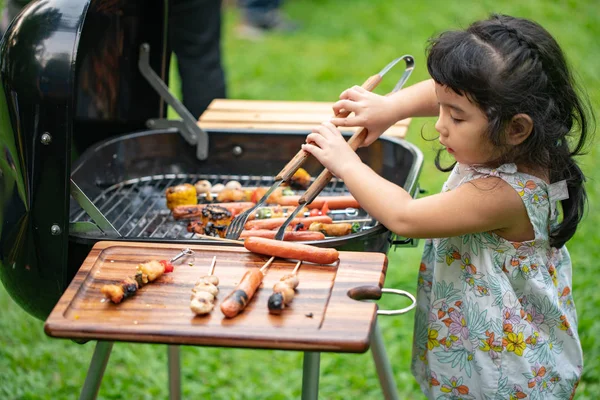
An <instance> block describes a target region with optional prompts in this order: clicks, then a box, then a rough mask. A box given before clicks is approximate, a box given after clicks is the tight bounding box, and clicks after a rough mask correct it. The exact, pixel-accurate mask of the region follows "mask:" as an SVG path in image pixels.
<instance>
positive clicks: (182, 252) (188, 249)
mask: <svg viewBox="0 0 600 400" xmlns="http://www.w3.org/2000/svg"><path fill="white" fill-rule="evenodd" d="M190 254H194V250H192V249H190V248H189V247H187V248H185V249H183V250H181V253H179V254H177V255H176V256H175V257H173V258H171V259H170V260H169V262H170V263H171V264H173V263H174V262H175V261H177V260H179V259H180V258H181V257H183V256H187V255H190Z"/></svg>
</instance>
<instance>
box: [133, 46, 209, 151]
mask: <svg viewBox="0 0 600 400" xmlns="http://www.w3.org/2000/svg"><path fill="white" fill-rule="evenodd" d="M138 68H139V69H140V72H141V73H142V75H143V76H144V78H146V80H147V81H148V83H150V85H151V86H152V87H153V88H154V90H156V92H157V93H158V94H159V95H160V96H161V97H162V98H163V99H164V100H165V101H166V102H167V104H169V105H170V106H171V107H173V109H174V110H175V112H177V114H179V116H180V117H181V120H169V119H150V120H148V121H147V122H146V125H147V126H148V128H151V129H164V128H175V129H177V130H178V131H179V133H181V136H183V138H184V139H185V140H186V141H187V142H188V143H189V144H191V145H196V157H197V158H198V159H199V160H206V159H207V158H208V134H207V133H206V132H205V131H203V130H202V129H201V128H200V127H199V126H198V124H197V122H196V120H195V119H194V117H193V116H192V114H191V113H190V112H189V111H188V109H187V108H185V106H184V105H183V104H182V103H181V102H180V101H179V100H177V98H176V97H175V96H173V94H172V93H171V92H170V91H169V88H168V87H167V85H165V83H164V82H163V81H162V79H160V77H159V76H158V75H157V74H156V72H154V70H153V69H152V67H150V45H149V44H148V43H144V44H142V45H141V46H140V58H139V61H138Z"/></svg>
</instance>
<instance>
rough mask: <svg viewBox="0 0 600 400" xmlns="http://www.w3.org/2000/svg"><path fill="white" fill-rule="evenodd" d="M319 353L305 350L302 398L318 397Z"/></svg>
mask: <svg viewBox="0 0 600 400" xmlns="http://www.w3.org/2000/svg"><path fill="white" fill-rule="evenodd" d="M320 362H321V353H319V352H312V351H305V352H304V362H303V365H302V400H317V399H318V398H319V366H320Z"/></svg>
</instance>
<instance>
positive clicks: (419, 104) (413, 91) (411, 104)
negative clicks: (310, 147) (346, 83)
mask: <svg viewBox="0 0 600 400" xmlns="http://www.w3.org/2000/svg"><path fill="white" fill-rule="evenodd" d="M340 99H341V100H340V101H338V102H337V103H335V104H334V105H333V111H334V113H335V114H337V113H338V112H339V111H340V110H342V109H345V110H347V111H350V112H352V113H354V114H351V116H349V117H347V118H332V119H331V123H333V124H334V125H336V126H361V127H365V128H367V129H368V131H369V134H368V136H367V139H366V140H365V142H364V144H363V146H368V145H369V144H371V143H373V142H374V141H375V140H376V139H377V138H378V137H379V136H381V134H382V133H383V132H385V131H386V130H387V129H388V128H389V127H390V126H392V125H393V124H394V123H395V122H397V121H400V120H402V119H406V118H410V117H430V116H437V115H438V113H439V105H438V101H437V97H436V95H435V83H434V82H433V80H432V79H429V80H426V81H422V82H419V83H417V84H415V85H412V86H409V87H407V88H406V89H402V90H400V91H398V92H396V93H393V94H391V95H389V96H380V95H378V94H375V93H371V92H368V91H366V90H365V89H363V88H361V87H360V86H354V87H352V88H350V89H347V90H345V91H344V92H342V94H341V95H340Z"/></svg>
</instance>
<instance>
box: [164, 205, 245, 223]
mask: <svg viewBox="0 0 600 400" xmlns="http://www.w3.org/2000/svg"><path fill="white" fill-rule="evenodd" d="M208 205H209V204H196V205H189V206H177V207H175V208H173V218H175V219H192V218H200V216H201V215H202V209H203V208H204V207H206V206H208ZM211 205H213V206H220V207H224V208H226V209H227V210H228V211H229V212H230V213H231V214H232V215H233V216H236V215H238V214H240V213H242V212H244V211H245V210H247V209H249V208H250V207H253V206H254V203H252V202H249V201H242V202H236V203H212V204H211Z"/></svg>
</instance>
